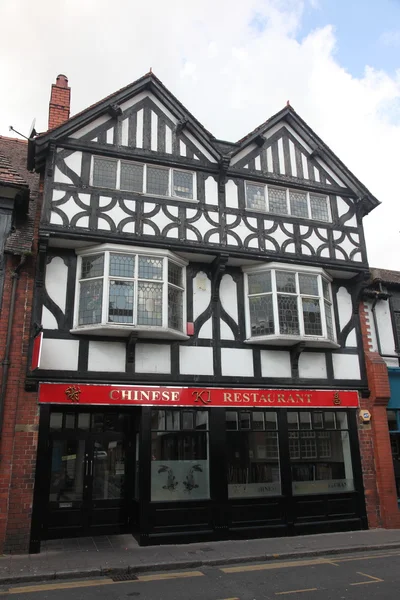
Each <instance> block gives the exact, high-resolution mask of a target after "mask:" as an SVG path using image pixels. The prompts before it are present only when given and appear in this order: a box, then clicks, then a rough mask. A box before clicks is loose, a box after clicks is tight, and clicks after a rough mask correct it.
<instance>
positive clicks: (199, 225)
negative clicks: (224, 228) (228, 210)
mask: <svg viewBox="0 0 400 600" xmlns="http://www.w3.org/2000/svg"><path fill="white" fill-rule="evenodd" d="M213 216H214V215H213ZM153 218H154V217H153ZM215 218H218V215H217V214H215ZM191 225H192V226H193V227H195V228H196V229H197V230H198V232H199V233H200V235H201V236H202V237H204V236H205V234H206V233H207V232H208V231H210V229H214V227H215V225H211V224H210V223H209V222H208V221H207V219H206V218H205V216H204V215H201V217H200V219H198V220H197V221H194V222H193V223H191Z"/></svg>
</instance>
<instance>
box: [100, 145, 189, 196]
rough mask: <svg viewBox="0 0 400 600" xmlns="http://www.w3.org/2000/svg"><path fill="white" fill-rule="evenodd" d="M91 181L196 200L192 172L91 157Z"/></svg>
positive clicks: (123, 188) (115, 188)
mask: <svg viewBox="0 0 400 600" xmlns="http://www.w3.org/2000/svg"><path fill="white" fill-rule="evenodd" d="M92 184H93V185H94V186H97V187H104V188H110V189H113V190H122V191H127V192H137V193H140V194H149V195H154V196H168V197H169V196H171V197H174V198H182V199H187V200H196V185H195V174H194V173H193V172H191V171H183V170H181V169H170V168H168V167H161V166H156V165H147V164H142V163H137V162H133V161H122V160H116V159H114V158H103V157H100V156H94V157H93V168H92Z"/></svg>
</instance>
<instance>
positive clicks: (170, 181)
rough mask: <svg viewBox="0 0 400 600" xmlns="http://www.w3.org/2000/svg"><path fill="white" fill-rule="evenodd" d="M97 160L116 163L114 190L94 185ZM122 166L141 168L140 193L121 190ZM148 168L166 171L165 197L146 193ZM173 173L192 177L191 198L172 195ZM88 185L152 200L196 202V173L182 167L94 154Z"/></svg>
mask: <svg viewBox="0 0 400 600" xmlns="http://www.w3.org/2000/svg"><path fill="white" fill-rule="evenodd" d="M97 158H99V159H101V160H109V161H113V162H116V163H117V172H116V184H115V188H113V187H104V186H99V185H97V184H95V183H94V165H95V160H96V159H97ZM122 164H134V165H137V166H141V167H143V177H142V191H141V192H138V191H134V190H127V189H124V188H121V165H122ZM148 167H150V168H154V169H164V170H166V171H168V194H166V195H164V194H152V193H151V192H147V169H148ZM174 172H182V173H186V174H190V175H192V189H193V194H192V198H184V197H183V196H179V195H177V194H174V193H173V192H174V183H173V181H174ZM89 183H90V186H91V187H98V188H100V189H108V190H115V191H118V192H126V193H129V194H140V195H141V196H151V197H153V198H173V199H174V200H180V201H184V202H198V198H197V177H196V171H192V170H189V169H185V168H184V167H183V168H182V167H168V166H165V165H160V164H155V163H154V164H153V163H145V162H143V161H133V160H125V159H122V158H121V159H120V158H113V157H109V156H100V155H95V154H94V155H92V158H91V166H90V179H89Z"/></svg>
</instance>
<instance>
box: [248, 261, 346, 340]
mask: <svg viewBox="0 0 400 600" xmlns="http://www.w3.org/2000/svg"><path fill="white" fill-rule="evenodd" d="M270 265H271V266H270V267H269V268H268V269H262V268H260V267H249V268H244V269H243V270H244V271H245V272H247V313H246V318H247V335H248V337H249V338H257V337H258V338H262V337H266V338H268V337H270V338H271V341H274V343H276V344H279V343H280V342H279V337H281V336H282V337H285V336H290V337H292V336H297V337H298V338H300V339H305V338H307V337H308V336H310V337H312V338H314V339H313V340H312V341H313V342H314V341H321V342H322V341H325V342H326V341H328V340H329V341H331V342H335V328H334V321H333V307H332V301H331V289H330V283H329V282H328V281H327V280H326V278H325V277H327V275H325V273H324V272H323V271H322V269H318V268H313V269H310V270H312V271H313V272H312V273H310V272H295V271H294V270H293V269H291V268H290V267H289V266H288V267H287V270H280V269H279V267H281V265H278V264H274V263H270ZM281 268H282V267H281ZM327 298H328V299H329V300H328V299H327ZM275 340H276V341H275ZM265 341H266V342H267V339H266V340H265ZM258 343H262V340H261V339H260V341H259V342H258Z"/></svg>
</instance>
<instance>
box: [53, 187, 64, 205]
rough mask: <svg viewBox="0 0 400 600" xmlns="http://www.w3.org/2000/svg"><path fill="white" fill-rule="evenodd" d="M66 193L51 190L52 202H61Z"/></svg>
mask: <svg viewBox="0 0 400 600" xmlns="http://www.w3.org/2000/svg"><path fill="white" fill-rule="evenodd" d="M65 194H66V192H65V191H64V190H53V196H52V201H53V202H54V201H56V200H61V198H64V196H65Z"/></svg>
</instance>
